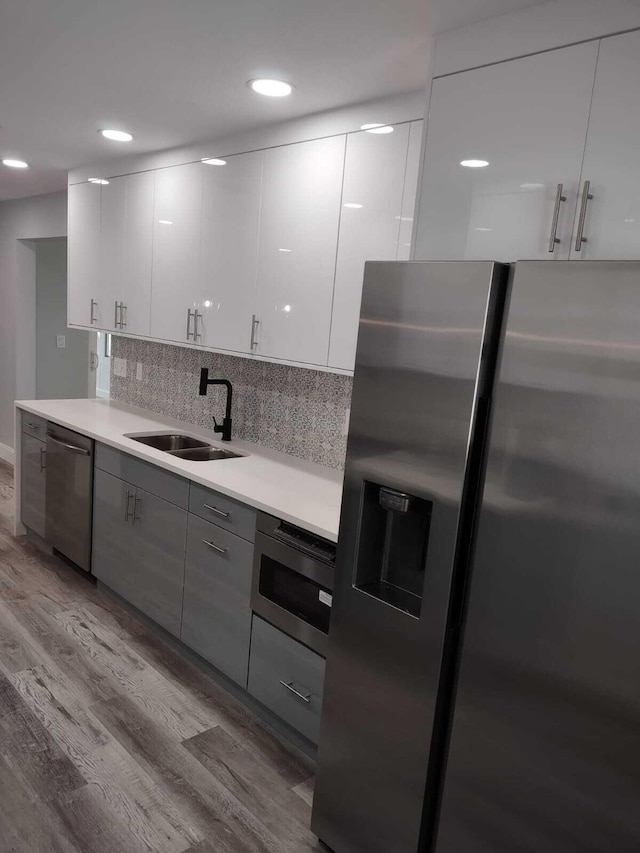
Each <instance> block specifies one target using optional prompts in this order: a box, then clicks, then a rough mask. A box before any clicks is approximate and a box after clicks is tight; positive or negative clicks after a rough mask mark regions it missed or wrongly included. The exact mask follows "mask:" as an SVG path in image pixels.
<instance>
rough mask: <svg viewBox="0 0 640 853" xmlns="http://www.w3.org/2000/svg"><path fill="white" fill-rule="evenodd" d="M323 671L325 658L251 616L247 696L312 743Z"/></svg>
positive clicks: (317, 722) (318, 726)
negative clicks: (248, 694) (252, 697)
mask: <svg viewBox="0 0 640 853" xmlns="http://www.w3.org/2000/svg"><path fill="white" fill-rule="evenodd" d="M324 670H325V661H324V658H321V657H320V655H317V654H316V653H315V652H312V651H311V650H310V649H308V648H307V647H306V646H303V645H302V644H301V643H298V642H297V641H296V640H294V639H292V638H291V637H289V636H288V635H287V634H283V633H282V631H279V630H278V629H277V628H274V627H273V625H269V623H268V622H265V621H264V620H263V619H260V618H259V617H258V616H255V615H254V617H253V628H252V632H251V655H250V658H249V684H248V690H249V693H251V695H252V696H255V698H256V699H257V700H258V701H259V702H262V704H263V705H265V706H266V707H267V708H269V710H271V711H273V713H274V714H277V716H279V717H281V718H282V719H283V720H285V722H287V723H289V725H290V726H292V727H293V728H294V729H297V731H299V732H300V733H301V734H303V735H304V736H305V737H307V738H308V739H309V740H310V741H313V743H317V742H318V733H319V729H320V712H321V709H322V688H323V685H324ZM286 685H289V686H288V687H287V686H286ZM293 691H296V693H297V694H299V695H296V693H294V692H293Z"/></svg>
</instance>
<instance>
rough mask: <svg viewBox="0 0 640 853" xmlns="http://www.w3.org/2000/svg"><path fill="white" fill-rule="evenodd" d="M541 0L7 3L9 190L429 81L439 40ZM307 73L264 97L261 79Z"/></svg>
mask: <svg viewBox="0 0 640 853" xmlns="http://www.w3.org/2000/svg"><path fill="white" fill-rule="evenodd" d="M536 2H537V0H0V159H1V158H3V157H14V158H19V159H23V160H26V161H27V162H29V163H30V164H31V168H30V169H29V170H28V171H27V170H23V171H17V170H12V169H8V168H6V167H4V166H1V165H0V200H2V199H7V198H17V197H19V196H25V195H33V194H36V193H43V192H52V191H54V190H58V189H62V188H64V187H65V186H66V173H67V170H68V169H70V168H73V167H76V166H81V165H84V164H88V163H91V162H92V161H97V160H100V159H104V158H105V157H108V156H112V155H113V154H115V153H116V150H117V149H116V148H115V146H116V143H113V142H108V141H106V140H104V139H103V138H102V137H101V136H99V135H98V133H97V131H98V130H99V129H100V128H102V127H116V128H120V127H122V128H126V129H129V130H131V132H132V133H134V134H135V140H134V142H133V143H131V144H129V145H127V146H123V153H126V154H131V153H136V152H140V153H142V152H145V151H152V150H158V149H162V148H169V147H173V146H178V145H184V144H187V143H190V142H195V141H199V140H204V139H215V138H216V137H220V136H227V135H229V134H232V133H237V132H242V131H244V130H247V129H249V128H251V127H255V126H258V125H264V124H271V123H273V122H278V121H282V120H287V119H291V118H294V117H298V116H301V115H305V114H310V113H314V112H318V111H321V110H325V109H329V108H332V107H337V106H342V105H345V104H350V103H356V102H358V101H365V100H369V99H373V98H379V97H380V98H381V97H384V96H388V95H393V94H396V93H401V92H407V91H411V90H414V89H419V88H423V87H424V84H425V79H426V74H427V62H428V50H429V38H430V37H431V36H433V35H435V34H437V33H439V32H443V31H445V30H448V29H453V28H456V27H460V26H465V25H467V24H471V23H475V22H477V21H479V20H483V19H485V18H489V17H492V16H494V15H499V14H502V13H504V12H510V11H514V10H516V9H521V8H524V7H526V6H532V5H536ZM259 76H275V77H279V78H283V79H286V80H290V81H291V82H293V83H295V85H296V87H297V91H296V94H295V96H293V97H292V98H289V99H285V100H282V101H279V100H272V99H266V98H261V97H260V96H258V95H255V94H254V93H252V92H251V91H250V90H248V89H247V88H246V86H245V83H246V81H247V80H249V79H250V78H252V77H259Z"/></svg>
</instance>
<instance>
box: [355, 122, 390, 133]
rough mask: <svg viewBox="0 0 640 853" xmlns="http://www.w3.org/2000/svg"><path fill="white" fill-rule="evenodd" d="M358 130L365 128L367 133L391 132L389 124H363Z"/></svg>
mask: <svg viewBox="0 0 640 853" xmlns="http://www.w3.org/2000/svg"><path fill="white" fill-rule="evenodd" d="M360 130H366V132H367V133H393V128H392V127H391V125H390V124H363V125H361V126H360Z"/></svg>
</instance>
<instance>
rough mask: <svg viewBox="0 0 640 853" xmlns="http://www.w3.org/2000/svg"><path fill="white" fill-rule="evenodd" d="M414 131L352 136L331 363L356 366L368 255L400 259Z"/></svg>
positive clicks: (396, 129)
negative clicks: (410, 137) (408, 166)
mask: <svg viewBox="0 0 640 853" xmlns="http://www.w3.org/2000/svg"><path fill="white" fill-rule="evenodd" d="M410 132H411V126H410V125H409V124H401V125H398V126H397V127H394V128H393V132H391V133H384V134H380V133H369V132H367V131H362V132H360V133H352V134H349V136H348V138H347V153H346V160H345V167H344V185H343V192H342V210H341V218H340V237H339V243H338V257H337V264H336V276H335V289H334V297H333V321H332V324H331V339H330V346H329V366H330V367H336V368H343V369H345V370H353V367H354V363H355V355H356V338H357V335H356V331H357V328H358V322H359V317H360V302H361V299H362V282H363V276H364V265H365V261H368V260H369V261H373V260H396V259H397V256H398V250H399V242H400V230H401V223H402V215H403V195H404V189H405V172H406V169H407V154H408V148H409V135H410ZM411 216H413V210H411Z"/></svg>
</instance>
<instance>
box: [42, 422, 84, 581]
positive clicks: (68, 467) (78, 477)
mask: <svg viewBox="0 0 640 853" xmlns="http://www.w3.org/2000/svg"><path fill="white" fill-rule="evenodd" d="M45 506H46V508H45V539H46V540H47V542H48V543H49V544H50V545H52V546H53V548H55V549H56V550H57V551H59V552H60V553H61V554H63V555H64V556H65V557H67V558H68V559H69V560H71V561H72V562H74V563H75V564H76V565H78V566H79V567H80V568H81V569H84V571H85V572H89V571H91V521H92V510H93V441H92V440H91V439H90V438H87V437H86V436H85V435H80V434H79V433H77V432H73V431H72V430H70V429H66V428H65V427H61V426H58V425H57V424H52V423H50V424H49V425H48V428H47V485H46V505H45Z"/></svg>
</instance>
